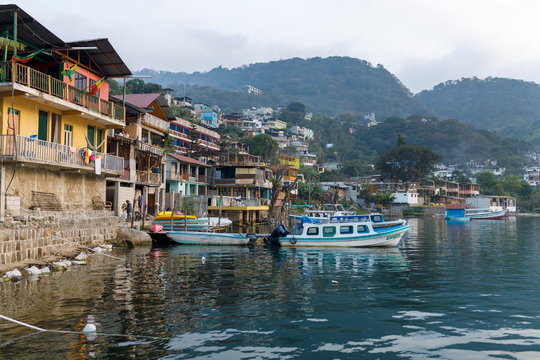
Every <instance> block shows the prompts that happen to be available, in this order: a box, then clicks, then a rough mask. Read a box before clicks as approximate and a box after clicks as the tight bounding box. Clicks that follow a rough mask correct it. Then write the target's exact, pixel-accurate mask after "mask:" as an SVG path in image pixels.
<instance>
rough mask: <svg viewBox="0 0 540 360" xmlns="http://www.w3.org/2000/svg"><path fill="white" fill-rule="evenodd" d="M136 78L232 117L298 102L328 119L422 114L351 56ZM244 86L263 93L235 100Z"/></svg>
mask: <svg viewBox="0 0 540 360" xmlns="http://www.w3.org/2000/svg"><path fill="white" fill-rule="evenodd" d="M139 74H142V75H151V76H152V80H153V81H155V82H157V83H159V84H161V85H162V86H166V87H169V88H172V89H176V90H177V93H176V94H177V95H178V96H182V95H183V94H187V95H189V96H190V97H191V98H193V99H196V101H197V102H205V103H210V104H216V105H218V106H220V107H221V108H222V109H225V110H226V111H233V112H238V111H240V110H241V109H243V108H248V107H251V106H273V107H275V106H277V105H278V104H284V103H287V102H290V101H299V102H301V103H303V104H305V105H306V106H307V107H308V108H309V109H310V110H311V111H313V112H317V113H328V114H333V115H337V114H345V113H352V114H369V113H372V112H373V113H375V114H376V115H377V117H382V118H384V117H387V116H391V115H400V116H404V115H405V116H406V115H408V114H415V113H427V110H426V108H425V107H424V106H423V105H422V104H420V103H419V102H418V101H417V100H416V99H415V98H414V97H413V96H412V94H411V93H410V91H409V90H408V89H407V88H406V87H405V86H403V84H402V83H401V82H400V81H399V80H398V79H397V78H396V77H395V76H394V75H393V74H391V73H390V72H389V71H387V70H386V69H385V68H384V67H383V66H382V65H377V66H373V65H372V64H370V63H369V62H367V61H364V60H359V59H354V58H350V57H337V56H335V57H328V58H324V59H323V58H320V57H315V58H311V59H300V58H294V59H288V60H279V61H271V62H268V63H258V64H251V65H247V66H242V67H240V68H234V69H226V68H222V67H217V68H215V69H212V70H211V71H209V72H204V73H201V72H195V73H192V74H187V73H172V72H166V71H161V72H157V71H154V70H149V69H144V70H142V71H140V72H139ZM246 84H250V85H253V86H255V87H257V88H259V89H261V90H263V94H262V95H260V96H256V95H250V94H245V96H241V95H238V93H239V92H240V91H243V90H244V89H245V88H244V85H246ZM185 85H190V86H185Z"/></svg>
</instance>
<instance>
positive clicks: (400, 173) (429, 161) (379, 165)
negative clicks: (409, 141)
mask: <svg viewBox="0 0 540 360" xmlns="http://www.w3.org/2000/svg"><path fill="white" fill-rule="evenodd" d="M440 159H441V156H440V155H439V154H437V153H435V152H433V151H432V150H431V149H429V148H427V147H425V146H418V145H401V146H396V147H394V148H392V149H390V150H388V151H387V152H386V153H384V154H383V155H381V156H380V157H379V158H378V159H377V162H376V163H375V168H376V169H377V170H378V171H379V172H380V173H381V175H382V176H383V177H386V178H389V179H393V180H401V181H417V180H421V179H423V178H424V177H425V176H426V175H427V174H428V173H429V172H431V171H432V170H433V167H434V165H435V164H436V163H437V162H438V161H439V160H440Z"/></svg>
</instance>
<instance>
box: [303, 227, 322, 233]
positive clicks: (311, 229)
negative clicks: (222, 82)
mask: <svg viewBox="0 0 540 360" xmlns="http://www.w3.org/2000/svg"><path fill="white" fill-rule="evenodd" d="M306 234H308V235H319V228H318V227H310V228H308V229H307V232H306Z"/></svg>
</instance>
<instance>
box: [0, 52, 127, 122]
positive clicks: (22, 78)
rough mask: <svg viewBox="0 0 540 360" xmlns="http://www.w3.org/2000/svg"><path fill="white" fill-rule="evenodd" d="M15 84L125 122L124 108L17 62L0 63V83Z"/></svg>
mask: <svg viewBox="0 0 540 360" xmlns="http://www.w3.org/2000/svg"><path fill="white" fill-rule="evenodd" d="M13 79H15V82H16V83H18V84H22V85H25V86H28V87H31V88H33V89H36V90H39V91H43V92H44V93H47V94H49V95H52V96H55V97H57V98H59V99H62V100H65V101H68V102H70V103H72V104H76V105H79V106H82V107H84V108H86V109H88V110H91V111H95V112H96V113H99V114H102V115H105V116H109V117H111V118H113V119H115V120H119V121H122V122H125V109H124V107H122V106H119V105H116V104H113V103H112V102H110V101H107V100H103V99H101V98H100V97H98V96H94V95H90V94H88V93H85V92H84V91H82V90H79V89H77V88H75V87H73V86H71V85H69V84H66V83H64V82H62V81H61V80H58V79H56V78H54V77H52V76H50V75H47V74H44V73H42V72H39V71H37V70H35V69H32V68H31V67H28V66H26V65H22V64H19V63H17V62H0V82H12V81H13Z"/></svg>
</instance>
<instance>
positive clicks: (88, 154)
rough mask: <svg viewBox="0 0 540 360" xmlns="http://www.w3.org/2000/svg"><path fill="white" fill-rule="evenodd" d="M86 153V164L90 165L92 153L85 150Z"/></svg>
mask: <svg viewBox="0 0 540 360" xmlns="http://www.w3.org/2000/svg"><path fill="white" fill-rule="evenodd" d="M83 151H84V163H85V164H86V165H88V164H89V163H90V151H88V150H83Z"/></svg>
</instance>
